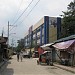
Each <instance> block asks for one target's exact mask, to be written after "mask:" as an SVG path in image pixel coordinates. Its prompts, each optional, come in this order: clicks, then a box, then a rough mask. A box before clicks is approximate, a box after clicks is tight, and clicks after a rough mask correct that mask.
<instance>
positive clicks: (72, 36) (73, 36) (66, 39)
mask: <svg viewBox="0 0 75 75" xmlns="http://www.w3.org/2000/svg"><path fill="white" fill-rule="evenodd" d="M72 39H75V35H71V36H68V37H65V38H61V39H59V40H56V41H54V43H58V42H63V41H68V40H72Z"/></svg>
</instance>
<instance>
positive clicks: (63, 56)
mask: <svg viewBox="0 0 75 75" xmlns="http://www.w3.org/2000/svg"><path fill="white" fill-rule="evenodd" d="M52 46H53V47H54V48H55V50H56V54H57V55H56V61H57V62H61V64H64V65H71V66H74V65H75V35H72V36H69V37H66V38H62V39H59V40H57V41H56V42H55V44H54V45H52Z"/></svg>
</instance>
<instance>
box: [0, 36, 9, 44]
mask: <svg viewBox="0 0 75 75" xmlns="http://www.w3.org/2000/svg"><path fill="white" fill-rule="evenodd" d="M7 40H8V38H7V37H1V36H0V43H5V42H7Z"/></svg>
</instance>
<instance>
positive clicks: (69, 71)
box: [54, 64, 75, 74]
mask: <svg viewBox="0 0 75 75" xmlns="http://www.w3.org/2000/svg"><path fill="white" fill-rule="evenodd" d="M54 66H55V67H58V68H60V69H63V70H66V71H69V72H72V73H74V74H75V71H73V70H70V69H67V68H65V67H61V66H58V65H56V64H54Z"/></svg>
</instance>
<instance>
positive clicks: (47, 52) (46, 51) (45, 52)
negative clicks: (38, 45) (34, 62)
mask: <svg viewBox="0 0 75 75" xmlns="http://www.w3.org/2000/svg"><path fill="white" fill-rule="evenodd" d="M45 53H51V51H44V52H43V53H42V54H45Z"/></svg>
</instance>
